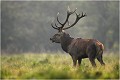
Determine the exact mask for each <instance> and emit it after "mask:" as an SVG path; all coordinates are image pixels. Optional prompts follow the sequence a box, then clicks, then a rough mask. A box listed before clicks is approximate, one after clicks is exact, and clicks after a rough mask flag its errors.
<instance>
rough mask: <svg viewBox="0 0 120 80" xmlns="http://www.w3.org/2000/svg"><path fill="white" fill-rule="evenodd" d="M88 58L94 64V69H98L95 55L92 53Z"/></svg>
mask: <svg viewBox="0 0 120 80" xmlns="http://www.w3.org/2000/svg"><path fill="white" fill-rule="evenodd" d="M88 58H89V60H90V62H91V64H92V66H93V67H96V63H95V53H94V52H93V51H92V52H90V53H89V55H88Z"/></svg>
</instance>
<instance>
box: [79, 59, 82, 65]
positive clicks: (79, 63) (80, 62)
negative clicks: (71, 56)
mask: <svg viewBox="0 0 120 80" xmlns="http://www.w3.org/2000/svg"><path fill="white" fill-rule="evenodd" d="M81 61H82V58H78V66H80V64H81Z"/></svg>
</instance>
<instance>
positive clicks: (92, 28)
mask: <svg viewBox="0 0 120 80" xmlns="http://www.w3.org/2000/svg"><path fill="white" fill-rule="evenodd" d="M68 6H69V7H70V9H71V10H75V8H77V13H80V14H81V13H82V12H84V13H86V14H87V16H86V17H84V18H82V19H80V20H79V22H78V23H77V24H76V25H75V26H74V27H72V28H70V29H68V30H66V32H67V33H69V34H70V35H71V36H72V37H74V38H77V37H81V38H94V39H98V40H99V41H100V42H102V43H103V44H104V46H105V51H117V52H118V50H119V2H118V1H1V51H2V53H25V52H34V53H40V52H48V51H50V52H51V51H52V52H54V51H62V49H61V46H60V44H57V43H52V42H51V41H50V37H52V36H53V35H54V34H55V33H57V30H55V29H53V28H52V27H51V23H52V21H54V23H56V16H57V13H58V12H59V13H60V15H59V19H60V21H61V22H64V20H65V19H66V13H67V8H68ZM75 17H76V16H75V15H71V17H70V19H69V21H70V23H71V24H72V23H73V22H74V20H75Z"/></svg>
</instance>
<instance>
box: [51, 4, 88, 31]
mask: <svg viewBox="0 0 120 80" xmlns="http://www.w3.org/2000/svg"><path fill="white" fill-rule="evenodd" d="M76 10H77V8H76V9H75V10H74V11H70V8H69V6H68V10H67V18H66V20H65V22H64V23H61V22H60V21H59V19H58V15H59V12H58V14H57V21H58V23H59V24H60V25H61V26H57V24H55V27H54V26H53V23H52V24H51V26H52V27H53V28H54V29H57V30H58V31H59V32H61V31H62V30H65V29H68V28H71V27H73V26H74V25H75V24H76V23H77V22H78V21H79V20H80V19H81V18H83V17H85V16H86V14H83V12H82V15H80V14H77V13H76ZM73 13H75V14H76V20H75V22H74V23H73V24H72V25H70V24H69V21H68V19H69V17H70V15H71V14H73ZM67 22H68V27H66V28H63V27H64V26H65V24H66V23H67Z"/></svg>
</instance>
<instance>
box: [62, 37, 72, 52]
mask: <svg viewBox="0 0 120 80" xmlns="http://www.w3.org/2000/svg"><path fill="white" fill-rule="evenodd" d="M73 39H74V38H72V37H70V36H66V35H64V36H63V37H61V47H62V49H63V50H64V51H65V52H68V46H69V45H70V44H71V41H72V40H73Z"/></svg>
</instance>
